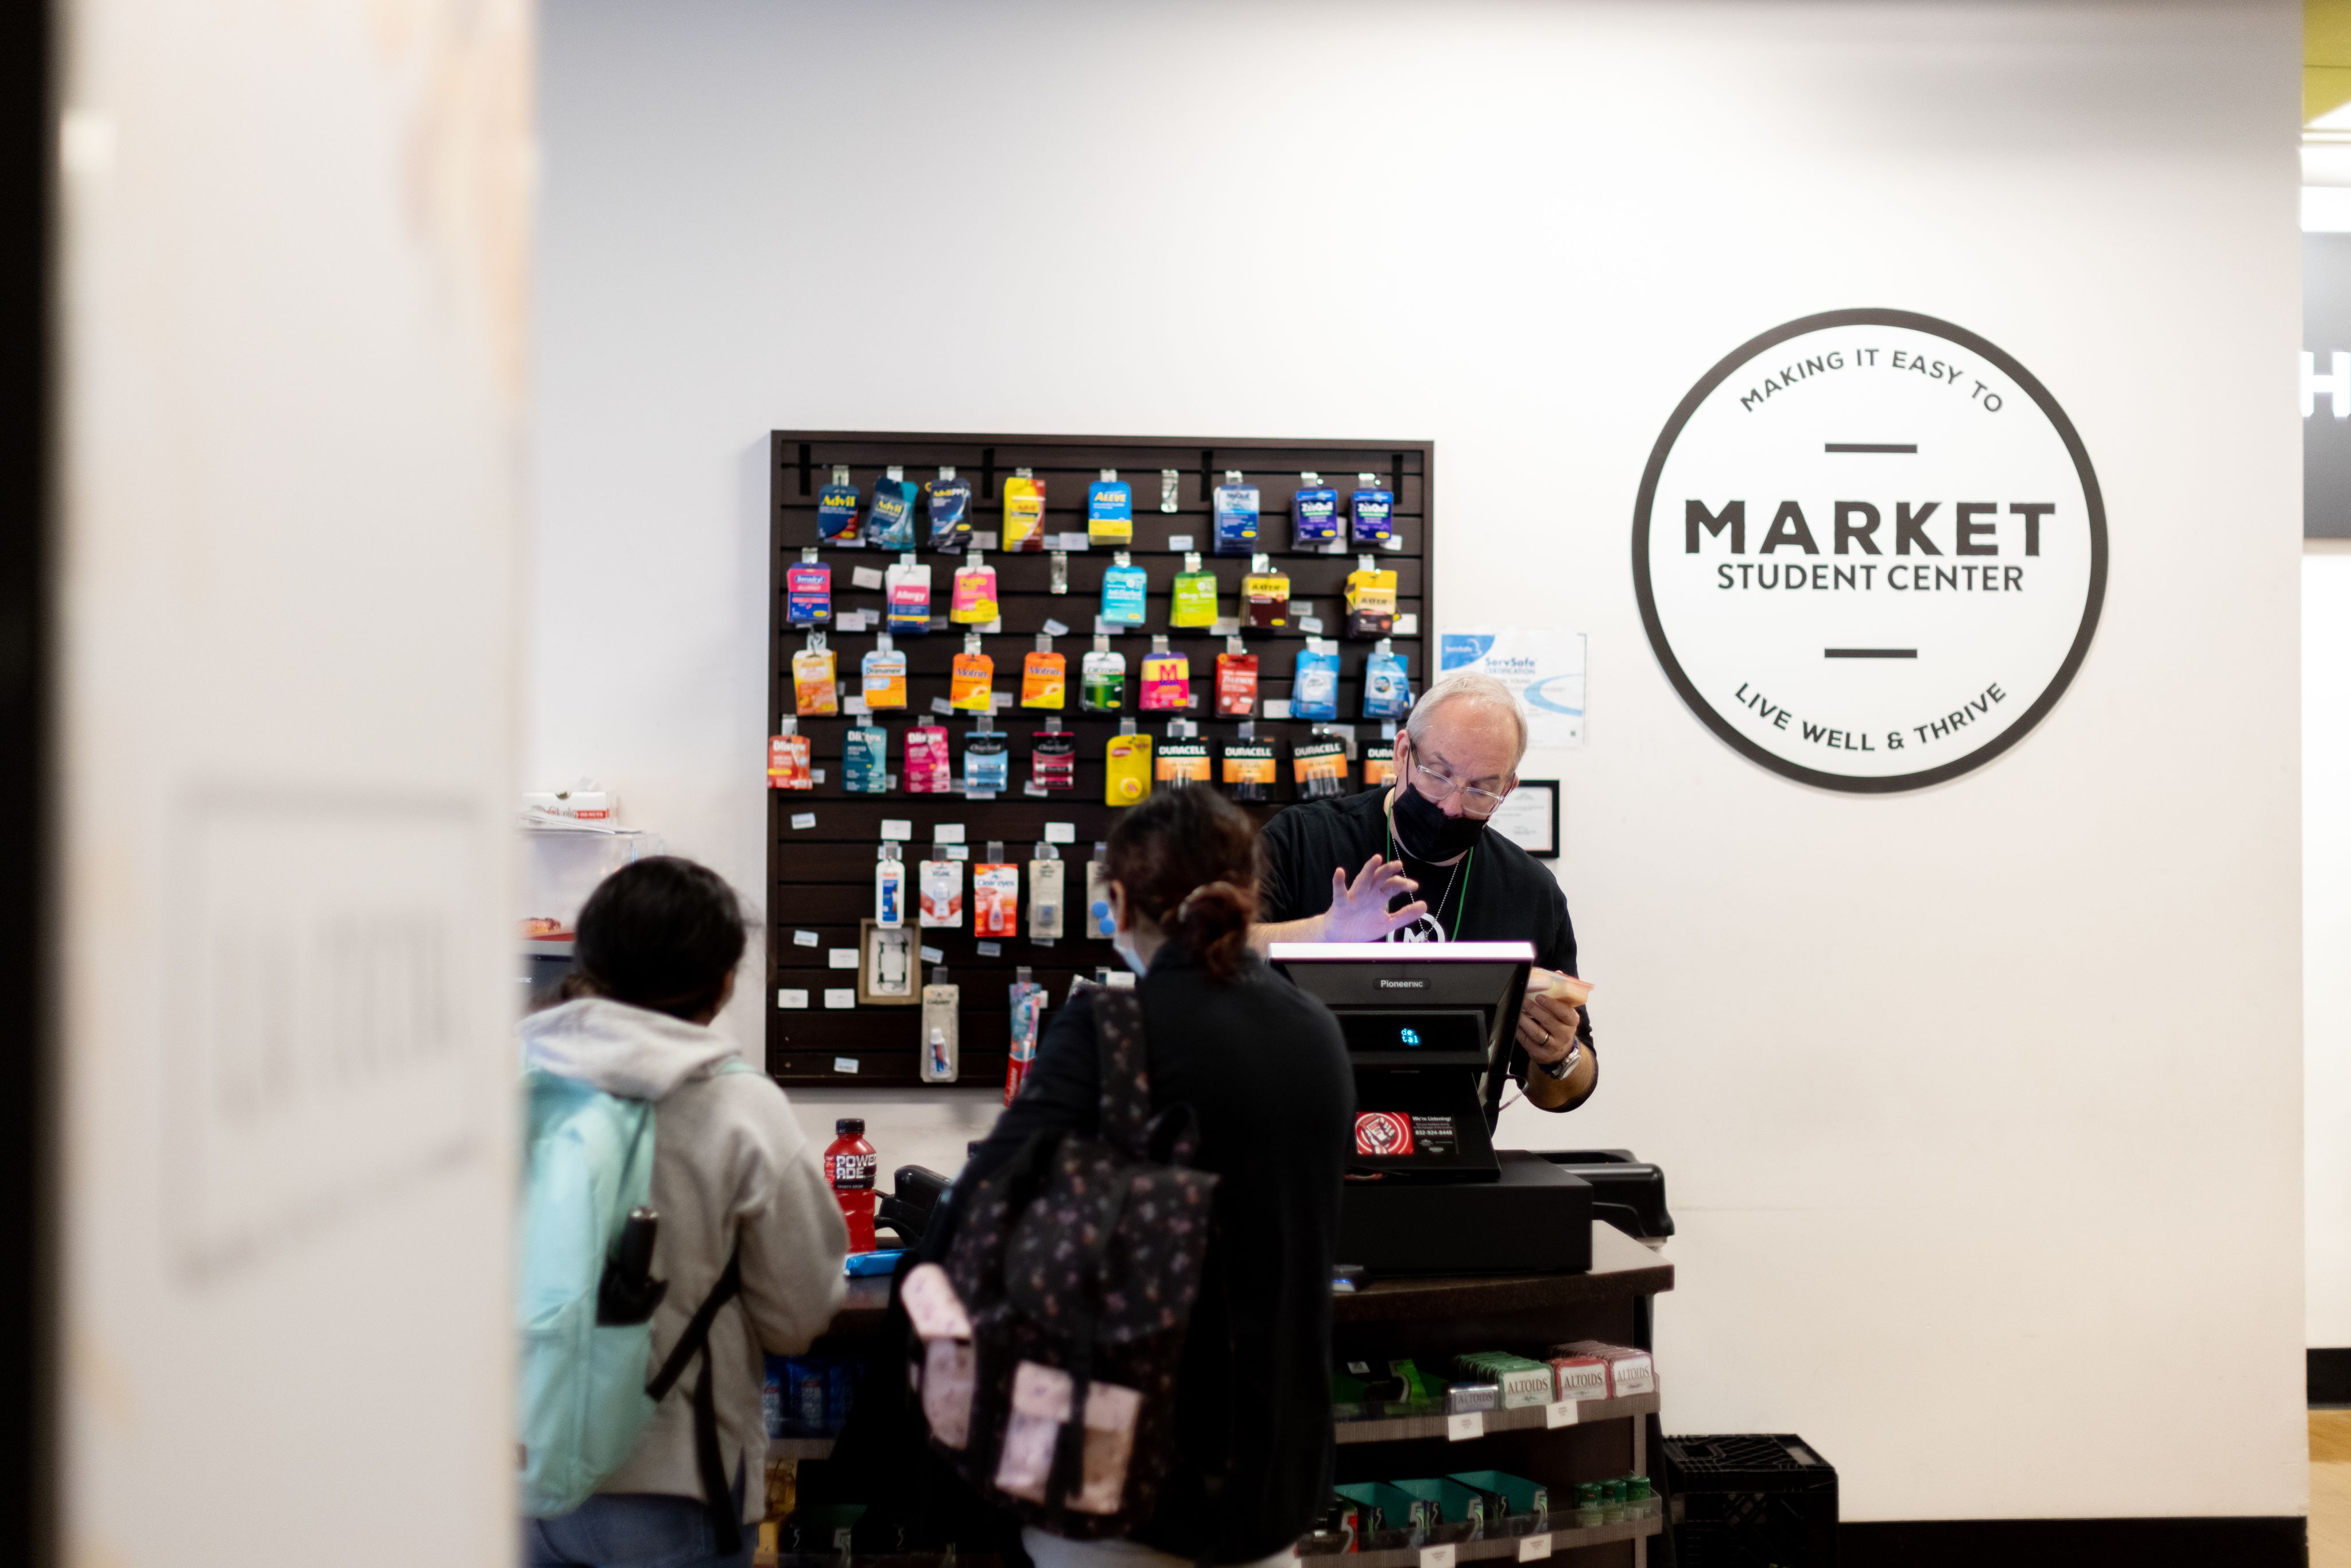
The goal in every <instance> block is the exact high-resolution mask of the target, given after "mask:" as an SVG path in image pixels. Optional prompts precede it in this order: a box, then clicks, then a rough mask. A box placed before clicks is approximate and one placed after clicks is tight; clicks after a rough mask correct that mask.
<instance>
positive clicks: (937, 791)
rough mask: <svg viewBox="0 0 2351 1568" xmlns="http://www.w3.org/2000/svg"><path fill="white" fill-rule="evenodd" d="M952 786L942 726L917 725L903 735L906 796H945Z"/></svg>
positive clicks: (953, 772) (945, 737)
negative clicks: (904, 740) (904, 737)
mask: <svg viewBox="0 0 2351 1568" xmlns="http://www.w3.org/2000/svg"><path fill="white" fill-rule="evenodd" d="M954 786H955V769H954V765H953V763H952V761H951V759H950V758H949V757H948V743H947V732H946V727H944V726H941V725H935V724H918V725H916V726H915V727H914V728H912V729H910V730H908V731H907V732H906V793H907V794H909V795H944V794H946V792H947V791H948V790H949V789H953V788H954Z"/></svg>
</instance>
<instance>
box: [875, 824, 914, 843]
mask: <svg viewBox="0 0 2351 1568" xmlns="http://www.w3.org/2000/svg"><path fill="white" fill-rule="evenodd" d="M882 837H883V839H884V840H895V841H898V842H899V843H902V844H903V843H910V842H912V841H914V819H913V818H912V817H884V818H883V819H882Z"/></svg>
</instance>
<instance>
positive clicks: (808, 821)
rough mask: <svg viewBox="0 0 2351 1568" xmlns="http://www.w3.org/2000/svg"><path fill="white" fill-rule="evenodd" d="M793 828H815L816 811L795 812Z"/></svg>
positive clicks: (793, 814)
mask: <svg viewBox="0 0 2351 1568" xmlns="http://www.w3.org/2000/svg"><path fill="white" fill-rule="evenodd" d="M792 826H793V827H794V828H813V827H815V826H816V813H815V812H814V811H794V812H793V813H792Z"/></svg>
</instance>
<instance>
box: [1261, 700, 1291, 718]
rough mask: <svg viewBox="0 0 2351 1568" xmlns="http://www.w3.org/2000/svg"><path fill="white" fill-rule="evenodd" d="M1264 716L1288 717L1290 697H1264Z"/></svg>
mask: <svg viewBox="0 0 2351 1568" xmlns="http://www.w3.org/2000/svg"><path fill="white" fill-rule="evenodd" d="M1265 716H1266V717H1268V718H1288V717H1289V716H1290V699H1289V698H1288V697H1268V698H1266V699H1265Z"/></svg>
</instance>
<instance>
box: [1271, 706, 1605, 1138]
mask: <svg viewBox="0 0 2351 1568" xmlns="http://www.w3.org/2000/svg"><path fill="white" fill-rule="evenodd" d="M1526 750H1527V721H1526V716H1524V715H1523V714H1521V713H1520V711H1519V705H1518V701H1517V699H1516V698H1514V697H1513V696H1512V695H1510V688H1509V687H1508V686H1505V685H1502V683H1501V682H1499V681H1498V680H1496V679H1494V678H1493V677H1492V676H1491V675H1482V674H1476V673H1474V672H1469V671H1463V672H1461V673H1459V674H1451V675H1447V676H1446V677H1445V678H1444V679H1443V680H1441V681H1438V682H1437V684H1436V685H1433V686H1431V687H1429V688H1428V690H1427V691H1426V692H1425V693H1423V694H1422V695H1421V698H1420V700H1419V701H1418V702H1417V703H1415V704H1414V705H1413V709H1412V715H1411V716H1410V717H1409V718H1408V719H1406V720H1405V727H1404V733H1402V734H1401V735H1399V736H1397V737H1396V745H1395V768H1396V771H1395V781H1394V782H1393V783H1392V784H1389V785H1386V786H1384V787H1377V788H1374V789H1365V790H1364V791H1362V792H1361V793H1359V794H1355V795H1352V796H1347V797H1344V798H1343V799H1340V800H1310V801H1305V802H1303V803H1301V804H1299V805H1295V806H1292V807H1290V809H1289V810H1285V811H1283V812H1281V813H1280V815H1278V816H1276V817H1275V818H1274V819H1273V821H1270V822H1268V823H1267V824H1266V827H1265V831H1264V832H1263V833H1262V834H1261V835H1260V836H1259V846H1260V850H1259V852H1260V857H1261V862H1262V864H1261V869H1260V871H1259V885H1258V905H1259V924H1258V925H1255V926H1253V927H1251V929H1250V940H1251V941H1252V942H1254V943H1255V944H1256V945H1257V946H1259V947H1260V948H1263V947H1267V946H1271V945H1272V944H1274V943H1276V942H1499V941H1526V942H1531V943H1532V944H1534V949H1535V963H1536V965H1537V967H1536V969H1535V971H1534V973H1533V974H1532V975H1531V977H1529V978H1528V981H1527V999H1526V1003H1525V1005H1524V1007H1522V1008H1521V1009H1520V1012H1519V1029H1518V1035H1517V1038H1516V1040H1514V1041H1513V1044H1512V1049H1511V1051H1510V1074H1511V1076H1512V1077H1514V1078H1516V1079H1518V1080H1519V1082H1520V1084H1522V1085H1523V1086H1524V1087H1525V1089H1526V1093H1527V1098H1528V1099H1529V1100H1530V1101H1531V1102H1533V1103H1535V1104H1537V1105H1539V1106H1541V1108H1542V1109H1544V1110H1546V1111H1572V1110H1573V1109H1575V1107H1576V1106H1578V1105H1581V1104H1583V1102H1584V1101H1585V1100H1587V1099H1589V1098H1591V1096H1592V1091H1593V1088H1595V1087H1596V1086H1597V1085H1598V1083H1599V1082H1600V1058H1599V1055H1598V1053H1597V1052H1596V1051H1595V1050H1594V1048H1593V1043H1592V1023H1591V1020H1590V1019H1588V1018H1586V1017H1585V1016H1584V1014H1583V1009H1581V1008H1580V1007H1578V1006H1576V1005H1575V1004H1574V1003H1573V1001H1571V1000H1570V999H1569V998H1568V996H1567V995H1566V994H1564V992H1565V988H1562V986H1561V985H1560V984H1559V981H1560V978H1561V977H1562V976H1572V975H1573V974H1574V973H1575V927H1574V925H1573V924H1571V923H1570V922H1569V920H1568V917H1567V898H1566V895H1565V894H1562V893H1561V892H1560V887H1559V881H1558V879H1557V878H1555V877H1553V876H1552V874H1551V873H1550V872H1548V871H1546V870H1544V869H1543V868H1542V867H1541V865H1540V864H1538V863H1536V862H1535V860H1534V858H1533V857H1532V856H1531V855H1529V854H1528V853H1527V852H1526V851H1524V850H1522V849H1520V847H1519V846H1518V845H1516V844H1514V843H1512V842H1511V841H1510V840H1508V839H1506V838H1504V837H1503V836H1502V835H1501V834H1499V833H1489V832H1488V831H1486V824H1487V822H1488V821H1489V819H1490V818H1491V817H1492V816H1493V814H1494V812H1495V810H1496V809H1497V808H1499V806H1500V805H1501V803H1502V800H1503V799H1504V797H1506V796H1508V795H1509V794H1510V791H1511V790H1512V789H1515V788H1517V786H1518V782H1519V771H1518V769H1519V760H1520V758H1522V757H1524V756H1525V755H1526ZM1350 867H1354V868H1356V869H1355V871H1354V872H1353V874H1352V875H1350V873H1349V869H1348V868H1350Z"/></svg>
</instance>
